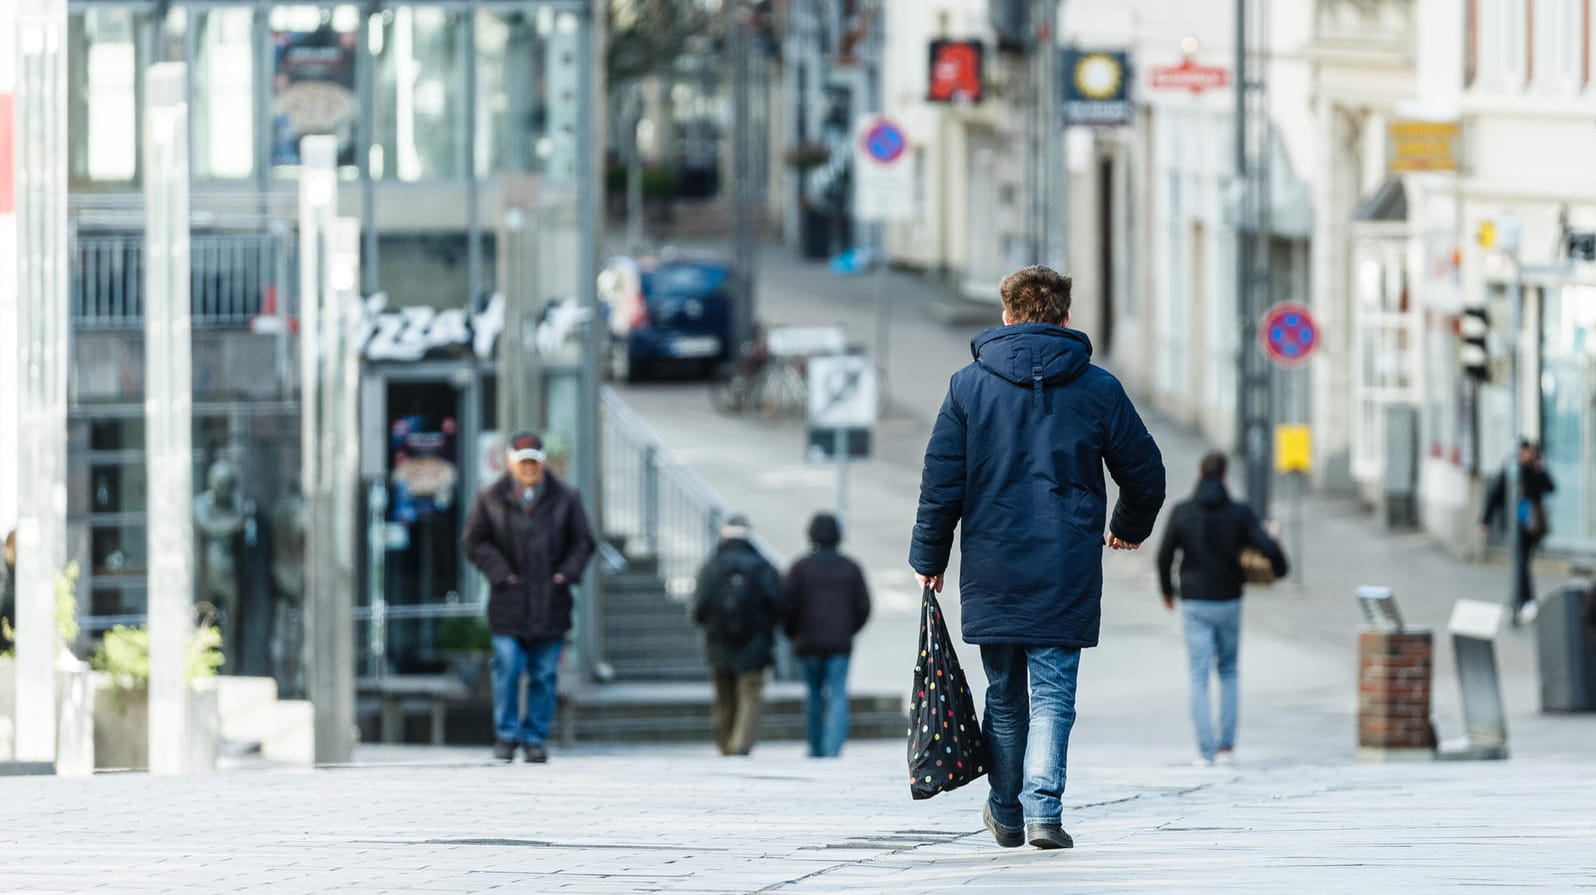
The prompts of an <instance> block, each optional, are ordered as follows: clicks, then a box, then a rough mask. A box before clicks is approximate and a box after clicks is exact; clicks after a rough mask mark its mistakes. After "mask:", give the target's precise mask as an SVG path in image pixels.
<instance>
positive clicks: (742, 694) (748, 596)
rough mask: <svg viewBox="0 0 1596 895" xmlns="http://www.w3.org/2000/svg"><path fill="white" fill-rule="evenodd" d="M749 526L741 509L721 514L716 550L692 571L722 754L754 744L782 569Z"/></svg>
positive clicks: (695, 613)
mask: <svg viewBox="0 0 1596 895" xmlns="http://www.w3.org/2000/svg"><path fill="white" fill-rule="evenodd" d="M752 534H753V529H752V528H751V527H750V525H749V523H748V519H747V517H745V516H741V515H737V516H732V517H731V518H730V519H728V520H727V521H726V524H725V526H723V527H722V528H721V530H720V545H719V546H718V547H716V548H715V555H713V556H711V557H710V558H709V561H708V562H706V563H704V568H703V569H702V570H701V571H700V572H699V573H698V593H697V598H696V599H695V600H694V601H693V621H695V622H697V623H698V624H699V625H701V626H702V627H703V628H704V654H705V656H706V657H707V658H708V660H709V667H710V671H711V675H712V677H713V678H714V682H715V706H714V717H715V744H716V745H717V746H719V747H720V754H722V755H747V754H748V753H750V752H752V751H753V748H754V741H755V740H756V739H758V737H759V711H760V708H761V706H762V703H761V700H762V699H763V698H764V689H765V669H767V668H769V667H770V666H771V665H772V664H774V661H775V660H774V656H773V655H772V650H773V649H774V647H775V645H776V623H777V622H778V621H779V620H780V619H781V576H780V575H779V574H777V572H776V568H775V566H772V565H771V564H770V563H769V562H767V561H766V560H765V558H764V556H762V555H760V553H759V551H758V550H757V549H755V548H754V545H753V543H752V542H750V541H749V538H750V537H751V535H752Z"/></svg>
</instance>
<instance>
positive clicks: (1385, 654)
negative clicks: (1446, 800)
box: [1358, 631, 1435, 761]
mask: <svg viewBox="0 0 1596 895" xmlns="http://www.w3.org/2000/svg"><path fill="white" fill-rule="evenodd" d="M1433 655H1434V646H1433V644H1432V642H1431V637H1430V632H1429V631H1409V632H1404V633H1400V634H1386V633H1381V632H1379V631H1364V632H1363V633H1362V634H1361V635H1359V637H1358V758H1359V760H1361V761H1385V760H1388V759H1392V758H1431V757H1434V754H1435V728H1434V727H1433V726H1432V725H1431V724H1430V669H1431V663H1432V658H1433Z"/></svg>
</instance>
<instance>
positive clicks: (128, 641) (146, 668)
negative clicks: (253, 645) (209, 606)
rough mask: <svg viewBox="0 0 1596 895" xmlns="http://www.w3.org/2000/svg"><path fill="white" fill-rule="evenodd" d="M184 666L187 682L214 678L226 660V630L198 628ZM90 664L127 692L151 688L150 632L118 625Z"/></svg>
mask: <svg viewBox="0 0 1596 895" xmlns="http://www.w3.org/2000/svg"><path fill="white" fill-rule="evenodd" d="M187 653H188V655H187V657H186V661H185V665H184V675H183V677H184V680H186V681H187V682H188V683H190V684H192V683H194V681H196V680H198V679H200V678H206V677H214V676H215V675H216V672H218V671H220V670H221V667H222V663H223V662H224V661H226V657H225V656H223V655H222V631H221V629H220V628H218V627H216V626H215V625H206V626H202V627H198V628H195V629H194V633H193V634H192V635H191V636H190V637H189V641H188V650H187ZM89 665H90V666H91V667H92V668H93V669H94V670H95V671H103V672H105V673H106V674H109V675H110V676H111V682H112V683H113V684H114V685H115V686H116V687H117V688H118V689H123V690H132V689H138V688H140V687H148V686H149V684H150V629H149V628H146V627H138V628H130V627H127V626H126V625H117V626H116V627H114V628H112V629H111V630H109V631H106V632H105V636H104V637H103V638H101V640H100V648H99V649H98V650H96V651H95V653H94V657H93V658H91V659H90V660H89Z"/></svg>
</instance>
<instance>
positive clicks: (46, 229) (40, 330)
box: [0, 0, 68, 762]
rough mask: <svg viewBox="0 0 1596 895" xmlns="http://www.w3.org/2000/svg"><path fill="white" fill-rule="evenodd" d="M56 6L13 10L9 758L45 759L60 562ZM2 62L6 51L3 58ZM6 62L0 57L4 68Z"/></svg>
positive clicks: (62, 288)
mask: <svg viewBox="0 0 1596 895" xmlns="http://www.w3.org/2000/svg"><path fill="white" fill-rule="evenodd" d="M66 24H67V22H66V2H65V0H31V2H30V0H23V2H22V3H21V4H19V5H18V7H16V28H15V30H14V32H10V31H8V32H4V33H0V41H4V40H12V39H14V40H15V41H16V44H15V47H16V55H15V57H14V58H15V64H16V69H15V70H16V72H17V85H16V86H17V90H16V95H15V110H14V112H15V121H16V127H15V153H16V179H15V198H14V201H15V208H16V226H17V231H16V232H17V242H16V245H17V253H16V259H15V260H16V266H15V268H13V269H11V270H7V271H0V275H6V276H9V275H11V274H12V273H13V271H14V273H15V275H16V277H17V280H16V283H17V292H16V303H15V306H16V311H17V321H16V323H17V325H16V331H17V333H18V334H19V335H20V337H21V338H20V342H21V344H20V345H19V346H18V347H19V349H20V350H19V351H18V352H17V353H16V354H14V355H11V357H12V358H14V359H16V361H19V365H18V367H17V368H15V375H16V377H17V383H18V402H17V419H18V424H19V425H18V434H19V437H18V442H19V443H18V447H19V452H18V457H17V459H18V462H17V466H16V468H17V470H18V473H17V474H18V475H19V476H20V479H21V480H20V483H19V485H18V501H17V502H18V506H17V516H18V518H17V589H16V593H17V606H16V630H17V637H16V675H17V678H16V682H17V696H16V716H15V722H16V749H15V753H16V757H17V758H18V759H21V760H24V761H39V762H54V761H55V758H56V755H55V749H56V737H55V733H56V717H55V714H56V707H55V658H56V656H55V654H56V637H55V576H56V574H57V573H58V572H60V570H61V569H62V567H63V566H64V565H65V563H66V484H65V472H66V403H67V389H66V382H67V363H68V358H67V325H68V316H67V257H66V251H67V226H66V199H67V183H66V156H67V144H66V119H67V111H66ZM8 55H9V54H8ZM4 61H5V60H0V67H4V66H3V63H4ZM0 210H3V208H0Z"/></svg>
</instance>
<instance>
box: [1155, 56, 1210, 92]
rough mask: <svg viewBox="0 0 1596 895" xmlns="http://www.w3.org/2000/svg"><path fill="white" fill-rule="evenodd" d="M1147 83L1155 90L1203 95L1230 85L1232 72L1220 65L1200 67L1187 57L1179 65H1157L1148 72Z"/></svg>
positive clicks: (1195, 60) (1194, 59)
mask: <svg viewBox="0 0 1596 895" xmlns="http://www.w3.org/2000/svg"><path fill="white" fill-rule="evenodd" d="M1147 83H1148V85H1149V86H1151V87H1152V88H1153V89H1154V90H1190V91H1191V92H1192V93H1202V92H1203V91H1204V90H1214V89H1218V88H1220V87H1226V86H1228V85H1229V84H1230V71H1229V70H1228V69H1226V68H1224V67H1223V66H1218V65H1198V64H1197V59H1196V57H1194V56H1191V55H1187V56H1186V58H1184V59H1182V60H1181V61H1180V64H1179V65H1155V66H1153V68H1152V70H1151V71H1149V72H1148V78H1147Z"/></svg>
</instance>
